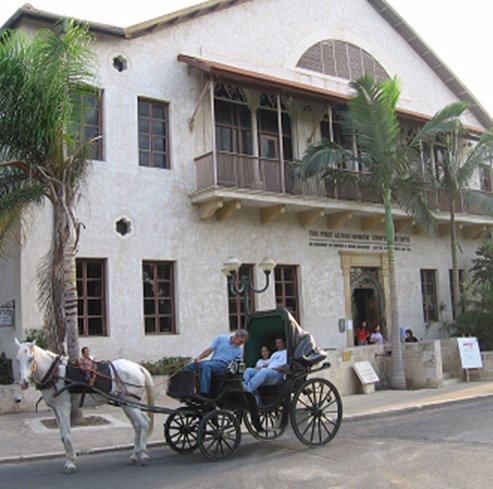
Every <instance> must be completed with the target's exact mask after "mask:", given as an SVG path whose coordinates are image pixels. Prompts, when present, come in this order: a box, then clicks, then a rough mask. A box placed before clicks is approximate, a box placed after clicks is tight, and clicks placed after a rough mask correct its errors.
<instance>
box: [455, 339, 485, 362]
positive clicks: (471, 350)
mask: <svg viewBox="0 0 493 489" xmlns="http://www.w3.org/2000/svg"><path fill="white" fill-rule="evenodd" d="M457 344H458V345H459V355H460V363H461V364H462V368H483V361H482V360H481V353H480V352H479V343H478V339H477V338H457Z"/></svg>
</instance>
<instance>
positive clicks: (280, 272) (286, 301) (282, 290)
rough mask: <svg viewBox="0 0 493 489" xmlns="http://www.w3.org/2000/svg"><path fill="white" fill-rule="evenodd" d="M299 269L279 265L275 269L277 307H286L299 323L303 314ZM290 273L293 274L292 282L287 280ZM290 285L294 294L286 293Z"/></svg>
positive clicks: (294, 266) (293, 266)
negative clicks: (301, 310) (301, 309)
mask: <svg viewBox="0 0 493 489" xmlns="http://www.w3.org/2000/svg"><path fill="white" fill-rule="evenodd" d="M298 268H299V267H298V265H277V266H276V268H274V283H275V296H276V304H277V307H286V308H287V309H288V310H289V311H290V312H291V314H292V315H293V317H294V318H295V319H296V321H298V323H299V322H300V314H301V312H300V290H299V278H298ZM289 272H291V274H292V277H293V279H292V280H289V279H287V278H286V275H287V274H288V273H289ZM290 285H291V287H292V290H293V291H294V294H287V293H286V289H287V288H289V286H290Z"/></svg>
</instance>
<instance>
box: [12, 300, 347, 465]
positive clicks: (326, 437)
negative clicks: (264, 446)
mask: <svg viewBox="0 0 493 489" xmlns="http://www.w3.org/2000/svg"><path fill="white" fill-rule="evenodd" d="M247 330H248V333H249V339H248V341H247V343H246V344H245V347H244V360H245V363H246V365H247V366H253V365H254V364H255V362H256V360H257V359H258V357H259V353H260V349H261V347H262V346H263V345H267V346H269V347H272V346H273V344H274V342H275V339H276V338H279V337H282V338H284V339H285V343H286V346H287V358H288V364H287V368H286V371H285V375H284V377H285V380H284V381H283V382H282V383H281V384H278V385H274V386H263V387H260V388H259V390H258V399H257V398H256V397H255V396H254V394H252V393H250V392H246V391H244V389H243V386H242V374H241V371H236V372H234V371H229V372H228V373H227V374H225V375H222V376H216V377H215V378H214V377H213V379H212V388H211V394H212V397H211V398H210V399H204V398H203V396H197V394H196V385H197V378H196V374H194V373H193V372H187V371H181V372H177V373H176V374H174V375H173V376H172V377H170V379H169V383H168V394H169V395H170V396H171V397H172V398H175V399H177V400H179V401H180V402H181V404H182V406H180V407H179V408H177V409H175V408H170V407H165V406H156V405H154V398H153V389H152V387H153V382H152V378H151V376H150V374H149V372H148V371H147V370H146V369H144V368H143V367H142V366H141V365H138V364H136V363H134V362H131V361H128V360H125V359H119V360H115V361H113V362H102V363H107V365H99V366H98V370H99V369H100V368H102V367H105V366H106V367H108V370H106V372H107V374H101V373H100V372H99V371H98V372H97V375H98V376H100V377H102V378H105V379H106V380H108V387H107V388H106V389H102V388H100V387H98V386H99V385H101V384H98V382H97V381H96V382H95V383H94V382H86V381H84V380H82V381H81V379H80V378H79V379H77V376H75V377H74V376H73V371H74V366H73V365H71V364H70V363H68V361H67V359H66V358H65V357H62V356H60V355H56V354H54V353H52V352H48V351H46V350H43V349H41V348H38V347H37V346H36V345H35V343H19V342H17V340H16V345H17V350H18V351H17V361H18V364H19V382H20V384H21V386H22V388H27V386H28V384H29V382H33V383H34V384H35V385H36V387H37V388H38V389H39V390H40V391H41V393H42V395H43V399H44V400H45V402H46V404H47V405H48V406H50V407H51V408H52V409H53V410H54V411H55V414H56V419H57V422H58V426H59V429H60V434H61V438H62V441H63V444H64V446H65V454H66V461H65V472H67V473H70V472H73V471H75V470H76V466H75V450H74V448H73V445H72V441H71V434H70V411H71V407H73V406H80V405H82V403H83V402H84V403H86V404H84V405H88V406H91V405H97V404H102V403H110V404H113V405H116V406H120V407H122V408H123V410H124V411H125V414H126V415H127V417H128V418H129V419H130V421H131V423H132V426H133V428H134V431H135V446H134V449H133V451H132V454H131V455H130V462H131V463H135V464H141V465H145V464H146V463H147V460H148V458H149V457H148V455H147V453H146V449H147V437H148V434H149V433H150V432H151V431H152V425H153V416H154V414H155V413H161V414H167V415H168V417H167V419H166V422H165V424H164V436H165V439H166V441H167V443H168V445H169V447H170V448H172V449H173V450H175V451H176V452H179V453H189V452H192V451H194V450H195V449H197V448H199V449H200V451H201V452H202V454H203V455H204V456H205V457H207V458H208V459H210V460H221V459H226V458H228V457H230V456H232V455H233V454H234V453H235V451H236V450H237V448H238V446H239V444H240V441H241V434H242V430H241V424H242V423H244V425H245V427H246V429H247V430H248V432H249V433H250V434H251V435H253V436H254V437H255V438H257V439H260V440H269V439H274V438H277V437H279V436H280V435H281V434H282V433H283V432H284V431H285V429H286V427H287V426H288V423H289V422H291V426H292V428H293V431H294V433H295V435H296V437H297V438H298V439H299V440H300V441H301V442H302V443H304V444H306V445H309V446H319V445H324V444H326V443H328V442H329V441H330V440H332V438H334V436H335V435H336V433H337V431H338V430H339V427H340V424H341V421H342V402H341V397H340V395H339V392H338V391H337V389H336V387H335V386H334V385H333V384H332V383H331V382H330V381H328V380H327V379H325V378H322V377H310V376H311V375H312V374H314V373H316V372H320V371H322V370H325V369H327V368H329V366H330V365H329V364H328V363H324V360H325V358H326V353H325V352H324V351H322V350H320V349H319V348H318V347H317V346H316V345H315V343H314V341H313V338H312V336H311V335H310V334H309V333H307V332H306V331H304V330H303V329H302V328H301V327H300V326H299V325H298V324H297V323H296V321H295V320H294V319H293V317H292V316H291V315H290V314H289V313H288V312H287V311H286V310H285V309H276V310H271V311H263V312H256V313H253V314H251V315H249V316H248V318H247ZM76 370H77V369H76ZM79 373H80V372H79ZM79 377H80V376H79ZM144 394H147V404H145V403H143V402H141V399H142V397H143V396H144ZM257 401H259V402H257ZM145 413H147V415H146V414H145Z"/></svg>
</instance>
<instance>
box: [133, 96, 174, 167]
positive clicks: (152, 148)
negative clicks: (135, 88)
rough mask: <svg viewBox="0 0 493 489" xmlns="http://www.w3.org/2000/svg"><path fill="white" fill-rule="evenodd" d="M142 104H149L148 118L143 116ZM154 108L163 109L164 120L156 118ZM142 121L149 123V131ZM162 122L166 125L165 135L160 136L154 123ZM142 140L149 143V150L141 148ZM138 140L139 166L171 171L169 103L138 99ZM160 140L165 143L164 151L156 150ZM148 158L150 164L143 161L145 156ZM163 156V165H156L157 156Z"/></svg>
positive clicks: (143, 98)
mask: <svg viewBox="0 0 493 489" xmlns="http://www.w3.org/2000/svg"><path fill="white" fill-rule="evenodd" d="M141 104H147V105H148V107H147V116H144V115H142V114H141V110H140V107H141ZM154 107H159V108H160V109H163V114H164V118H163V119H159V118H157V117H155V116H154V110H153V109H154ZM141 119H142V120H145V121H147V126H148V129H149V130H148V131H144V130H143V129H142V128H141V124H140V122H141ZM156 121H157V122H160V123H163V125H164V132H163V134H158V133H157V132H155V131H154V124H153V123H154V122H156ZM141 138H146V140H147V141H148V148H144V147H142V146H141ZM137 139H138V152H139V166H142V167H146V168H158V169H161V170H170V169H171V157H170V138H169V102H166V101H163V100H155V99H151V98H146V97H138V98H137ZM158 139H162V140H163V141H164V144H163V147H164V150H163V151H159V150H157V149H156V142H157V140H158ZM144 153H145V154H146V155H147V156H148V162H147V163H145V162H144V161H143V154H144ZM158 155H162V156H163V164H162V165H161V164H160V163H159V164H156V160H157V156H158Z"/></svg>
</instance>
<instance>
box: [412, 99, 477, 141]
mask: <svg viewBox="0 0 493 489" xmlns="http://www.w3.org/2000/svg"><path fill="white" fill-rule="evenodd" d="M467 107H468V104H467V102H462V101H459V102H454V103H452V104H449V105H447V106H446V107H445V108H443V109H442V110H440V111H438V112H437V113H436V114H435V115H434V116H433V118H432V119H431V120H430V121H428V122H427V123H426V124H425V125H424V126H423V127H422V128H421V129H420V130H419V131H418V133H417V134H416V136H414V138H413V139H412V140H411V142H410V145H411V146H418V145H419V143H422V142H428V141H430V140H432V139H433V138H434V137H435V136H437V135H438V134H444V133H450V132H453V131H457V130H458V129H459V128H460V126H461V123H460V119H459V118H460V116H461V115H462V114H463V113H464V112H465V110H466V109H467Z"/></svg>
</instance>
